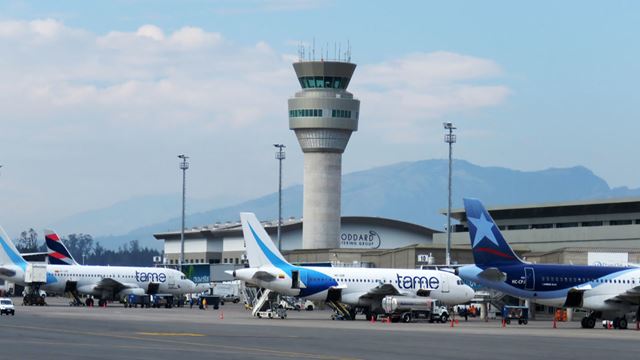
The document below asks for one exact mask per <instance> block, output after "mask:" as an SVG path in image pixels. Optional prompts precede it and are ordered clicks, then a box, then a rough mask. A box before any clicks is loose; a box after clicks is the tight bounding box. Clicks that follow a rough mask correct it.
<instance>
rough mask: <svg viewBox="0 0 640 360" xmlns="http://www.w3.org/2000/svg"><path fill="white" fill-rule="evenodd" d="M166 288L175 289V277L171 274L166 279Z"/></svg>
mask: <svg viewBox="0 0 640 360" xmlns="http://www.w3.org/2000/svg"><path fill="white" fill-rule="evenodd" d="M167 287H169V289H175V288H176V276H175V275H173V274H169V276H168V279H167Z"/></svg>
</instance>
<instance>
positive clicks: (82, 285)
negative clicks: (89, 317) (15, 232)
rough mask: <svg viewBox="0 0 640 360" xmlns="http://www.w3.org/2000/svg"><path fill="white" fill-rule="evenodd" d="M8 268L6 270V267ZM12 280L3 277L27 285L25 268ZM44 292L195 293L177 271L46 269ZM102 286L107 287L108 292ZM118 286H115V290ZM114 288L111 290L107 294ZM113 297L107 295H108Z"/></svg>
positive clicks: (10, 278)
mask: <svg viewBox="0 0 640 360" xmlns="http://www.w3.org/2000/svg"><path fill="white" fill-rule="evenodd" d="M5 268H6V267H5ZM11 268H13V270H14V271H15V274H13V276H6V275H0V276H1V277H2V278H4V279H5V280H8V281H11V282H15V283H17V284H20V285H26V284H25V272H26V271H27V270H26V267H23V266H19V265H12V266H11ZM46 273H47V274H46V275H47V276H46V283H45V284H42V286H41V287H40V288H41V289H43V290H45V291H51V292H55V293H63V292H65V290H68V289H69V284H72V285H73V287H75V289H77V290H78V292H79V293H81V294H88V295H94V296H99V297H101V298H116V297H118V296H120V297H122V295H123V294H128V293H136V294H144V293H147V291H148V290H149V289H150V287H151V288H153V291H154V292H157V293H168V294H174V295H181V294H186V293H191V292H193V291H195V286H194V284H193V282H191V281H190V280H188V279H186V278H185V276H184V275H183V274H182V273H181V272H179V271H177V270H174V269H167V268H156V267H130V266H93V265H52V264H47V265H46ZM100 284H107V285H109V286H107V287H106V288H107V290H105V287H104V286H102V287H101V286H99V285H100ZM114 285H115V286H114ZM109 288H111V289H112V290H108V289H109ZM109 291H110V292H111V293H108V292H109Z"/></svg>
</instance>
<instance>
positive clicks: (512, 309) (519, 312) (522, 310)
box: [502, 305, 529, 325]
mask: <svg viewBox="0 0 640 360" xmlns="http://www.w3.org/2000/svg"><path fill="white" fill-rule="evenodd" d="M502 318H503V319H504V322H505V323H506V324H510V323H511V320H513V321H516V320H518V325H527V323H528V322H529V308H528V307H526V306H509V305H505V306H504V307H503V308H502Z"/></svg>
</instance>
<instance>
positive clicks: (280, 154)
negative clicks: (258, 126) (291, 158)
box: [273, 144, 286, 251]
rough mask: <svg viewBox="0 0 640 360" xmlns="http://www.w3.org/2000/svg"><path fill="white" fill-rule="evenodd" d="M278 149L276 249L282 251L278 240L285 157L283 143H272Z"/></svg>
mask: <svg viewBox="0 0 640 360" xmlns="http://www.w3.org/2000/svg"><path fill="white" fill-rule="evenodd" d="M273 146H275V147H276V148H278V151H276V160H278V165H279V166H278V250H279V251H282V242H281V240H280V231H281V229H280V228H281V227H282V160H284V159H285V158H286V153H285V152H284V149H285V148H286V146H285V145H284V144H273Z"/></svg>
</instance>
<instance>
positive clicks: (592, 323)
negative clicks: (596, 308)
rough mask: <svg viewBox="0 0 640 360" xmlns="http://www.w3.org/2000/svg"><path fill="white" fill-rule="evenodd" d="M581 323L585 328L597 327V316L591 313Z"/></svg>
mask: <svg viewBox="0 0 640 360" xmlns="http://www.w3.org/2000/svg"><path fill="white" fill-rule="evenodd" d="M580 325H582V328H583V329H593V328H594V327H596V318H595V317H593V316H591V315H589V316H585V317H583V318H582V320H581V321H580Z"/></svg>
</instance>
